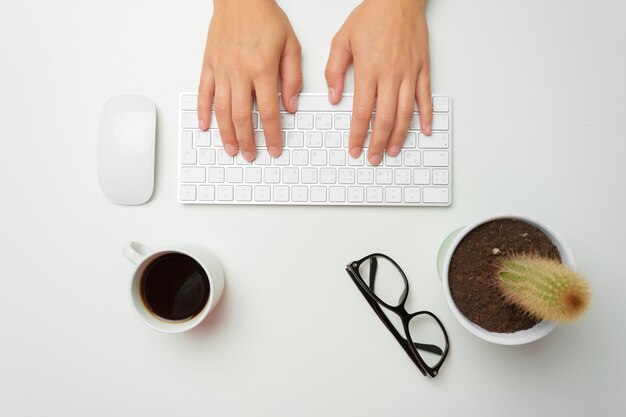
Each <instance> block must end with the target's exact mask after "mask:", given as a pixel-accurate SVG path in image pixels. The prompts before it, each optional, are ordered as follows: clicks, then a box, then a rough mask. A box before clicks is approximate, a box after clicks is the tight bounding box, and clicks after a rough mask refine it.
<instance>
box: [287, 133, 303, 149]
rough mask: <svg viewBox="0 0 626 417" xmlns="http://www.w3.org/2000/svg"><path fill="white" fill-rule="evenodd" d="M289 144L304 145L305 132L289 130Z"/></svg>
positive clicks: (295, 146) (294, 145) (293, 146)
mask: <svg viewBox="0 0 626 417" xmlns="http://www.w3.org/2000/svg"><path fill="white" fill-rule="evenodd" d="M287 146H289V147H290V148H302V147H303V146H304V132H297V131H295V132H287Z"/></svg>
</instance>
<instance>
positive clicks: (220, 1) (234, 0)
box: [213, 0, 276, 9]
mask: <svg viewBox="0 0 626 417" xmlns="http://www.w3.org/2000/svg"><path fill="white" fill-rule="evenodd" d="M257 4H276V1H275V0H213V8H214V9H216V8H223V7H228V6H234V7H242V6H243V7H246V6H254V5H257Z"/></svg>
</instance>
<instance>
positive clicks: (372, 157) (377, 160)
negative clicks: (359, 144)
mask: <svg viewBox="0 0 626 417" xmlns="http://www.w3.org/2000/svg"><path fill="white" fill-rule="evenodd" d="M381 160H382V157H381V156H380V155H370V157H369V161H370V164H372V165H378V164H380V161H381Z"/></svg>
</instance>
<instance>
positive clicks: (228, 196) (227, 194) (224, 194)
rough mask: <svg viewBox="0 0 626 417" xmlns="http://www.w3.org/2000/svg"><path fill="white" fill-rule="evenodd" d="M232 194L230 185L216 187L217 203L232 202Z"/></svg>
mask: <svg viewBox="0 0 626 417" xmlns="http://www.w3.org/2000/svg"><path fill="white" fill-rule="evenodd" d="M233 192H234V190H233V186H232V185H218V186H217V201H233Z"/></svg>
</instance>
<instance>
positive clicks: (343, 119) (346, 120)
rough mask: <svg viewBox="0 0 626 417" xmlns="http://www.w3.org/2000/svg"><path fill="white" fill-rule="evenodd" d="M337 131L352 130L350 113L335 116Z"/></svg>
mask: <svg viewBox="0 0 626 417" xmlns="http://www.w3.org/2000/svg"><path fill="white" fill-rule="evenodd" d="M335 129H337V130H350V114H349V113H337V114H335Z"/></svg>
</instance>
